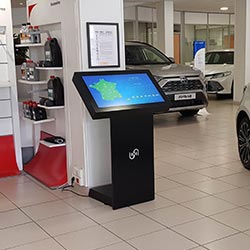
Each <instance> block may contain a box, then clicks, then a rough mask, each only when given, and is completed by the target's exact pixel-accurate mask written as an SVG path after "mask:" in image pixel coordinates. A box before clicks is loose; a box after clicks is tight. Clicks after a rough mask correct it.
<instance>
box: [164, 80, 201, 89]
mask: <svg viewBox="0 0 250 250" xmlns="http://www.w3.org/2000/svg"><path fill="white" fill-rule="evenodd" d="M199 89H203V85H202V83H201V81H200V80H199V79H194V80H188V82H181V81H180V80H179V81H168V82H167V83H166V84H165V85H164V86H163V90H164V92H176V91H185V90H199Z"/></svg>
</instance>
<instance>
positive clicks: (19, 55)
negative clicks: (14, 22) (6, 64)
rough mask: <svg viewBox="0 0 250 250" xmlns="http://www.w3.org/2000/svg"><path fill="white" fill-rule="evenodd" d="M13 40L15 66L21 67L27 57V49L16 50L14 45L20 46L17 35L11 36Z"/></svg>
mask: <svg viewBox="0 0 250 250" xmlns="http://www.w3.org/2000/svg"><path fill="white" fill-rule="evenodd" d="M13 40H14V50H15V62H16V65H21V64H22V63H23V62H25V61H26V59H28V58H29V57H28V56H27V53H28V50H29V48H28V47H19V48H17V47H16V45H17V44H20V35H19V34H16V33H15V34H13Z"/></svg>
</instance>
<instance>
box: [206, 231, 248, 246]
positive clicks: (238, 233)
mask: <svg viewBox="0 0 250 250" xmlns="http://www.w3.org/2000/svg"><path fill="white" fill-rule="evenodd" d="M240 234H242V233H241V232H236V233H233V234H231V235H227V236H225V237H223V238H220V239H216V240H213V241H210V242H207V243H205V244H203V245H202V247H206V248H207V247H208V245H209V244H211V243H216V242H217V241H222V240H226V239H227V238H230V237H233V236H236V235H240ZM249 238H250V237H249ZM208 249H209V250H210V248H208Z"/></svg>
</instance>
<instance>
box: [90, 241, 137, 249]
mask: <svg viewBox="0 0 250 250" xmlns="http://www.w3.org/2000/svg"><path fill="white" fill-rule="evenodd" d="M122 242H124V243H125V244H128V245H129V246H130V247H132V248H133V249H135V250H140V249H139V248H136V247H135V246H133V245H132V244H131V243H130V242H128V241H126V240H122ZM120 243H121V242H120ZM120 243H119V242H116V243H113V244H109V245H107V246H104V247H98V248H94V249H93V250H102V249H104V248H106V247H111V246H115V245H117V244H120Z"/></svg>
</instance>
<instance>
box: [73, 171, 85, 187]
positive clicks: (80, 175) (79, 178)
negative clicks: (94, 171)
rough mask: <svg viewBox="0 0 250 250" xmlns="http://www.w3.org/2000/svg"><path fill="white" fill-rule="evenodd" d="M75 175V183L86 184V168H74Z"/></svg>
mask: <svg viewBox="0 0 250 250" xmlns="http://www.w3.org/2000/svg"><path fill="white" fill-rule="evenodd" d="M73 176H74V177H75V183H77V184H78V185H79V186H84V184H85V181H84V170H83V169H78V168H74V171H73Z"/></svg>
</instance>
